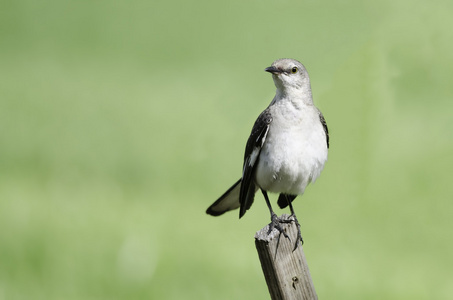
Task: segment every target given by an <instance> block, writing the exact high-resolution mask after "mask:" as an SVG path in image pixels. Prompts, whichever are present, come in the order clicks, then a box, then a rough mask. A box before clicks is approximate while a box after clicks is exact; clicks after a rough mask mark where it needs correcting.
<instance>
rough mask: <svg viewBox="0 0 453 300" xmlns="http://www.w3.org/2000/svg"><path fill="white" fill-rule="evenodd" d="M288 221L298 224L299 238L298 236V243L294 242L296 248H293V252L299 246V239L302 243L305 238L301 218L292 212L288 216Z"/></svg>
mask: <svg viewBox="0 0 453 300" xmlns="http://www.w3.org/2000/svg"><path fill="white" fill-rule="evenodd" d="M291 218H292V220H290V219H291ZM288 221H290V222H294V223H296V226H297V238H296V243H295V244H294V249H293V252H294V250H296V249H297V247H298V246H299V241H300V243H301V244H302V245H303V244H304V239H303V238H302V234H301V232H300V223H299V220H297V217H296V215H295V214H291V215H290V216H289V218H288Z"/></svg>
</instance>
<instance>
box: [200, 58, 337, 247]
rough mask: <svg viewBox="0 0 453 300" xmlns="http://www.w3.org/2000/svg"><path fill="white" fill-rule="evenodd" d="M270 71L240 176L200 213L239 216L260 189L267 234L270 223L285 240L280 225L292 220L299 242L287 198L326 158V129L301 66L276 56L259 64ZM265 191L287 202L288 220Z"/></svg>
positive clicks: (312, 176) (298, 192)
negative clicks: (269, 92) (269, 88)
mask: <svg viewBox="0 0 453 300" xmlns="http://www.w3.org/2000/svg"><path fill="white" fill-rule="evenodd" d="M265 71H266V72H269V73H271V74H272V79H273V81H274V84H275V87H276V92H275V96H274V98H273V100H272V101H271V102H270V104H269V106H268V107H267V108H266V109H265V110H264V111H263V112H262V113H261V114H260V115H259V116H258V118H257V120H256V121H255V123H254V125H253V127H252V131H251V133H250V136H249V138H248V140H247V143H246V147H245V152H244V162H243V168H242V176H241V178H240V179H239V180H238V181H236V183H234V184H233V185H232V186H231V187H230V188H229V189H228V190H227V191H226V192H225V193H224V194H223V195H222V196H220V197H219V198H218V199H217V200H216V201H215V202H214V203H213V204H212V205H211V206H209V208H208V209H207V210H206V213H207V214H209V215H212V216H220V215H222V214H223V213H225V212H227V211H230V210H234V209H237V208H239V218H242V217H243V216H244V214H245V213H246V211H247V210H248V209H250V207H251V206H252V204H253V201H254V198H255V193H256V192H257V191H258V190H261V193H262V194H263V196H264V199H265V201H266V204H267V207H268V208H269V212H270V215H271V222H270V224H269V232H268V234H269V233H270V232H271V231H272V230H273V229H274V228H275V229H277V230H278V231H279V232H280V234H282V233H283V235H284V236H285V237H286V238H288V239H289V237H288V236H287V235H286V233H285V232H284V230H283V228H282V226H281V225H280V224H283V223H288V222H295V223H296V224H297V229H298V235H297V240H296V242H295V245H294V249H293V250H295V249H296V248H297V246H298V245H299V242H300V243H302V244H303V239H302V235H301V231H300V223H299V221H298V219H297V217H296V214H295V212H294V209H293V206H292V201H293V200H294V199H295V198H296V197H297V196H300V195H302V194H303V193H304V191H305V188H306V187H307V185H308V184H309V183H311V182H314V181H315V180H316V179H317V178H318V177H319V175H320V173H321V171H322V170H323V168H324V165H325V163H326V161H327V155H328V149H329V130H328V128H327V123H326V120H325V118H324V116H323V114H322V113H321V111H320V110H319V109H318V108H317V107H316V106H315V105H314V104H313V96H312V91H311V85H310V78H309V76H308V72H307V70H306V68H305V66H304V65H303V64H302V63H301V62H299V61H297V60H295V59H289V58H282V59H278V60H276V61H274V62H273V63H272V65H271V66H270V67H267V68H266V69H265ZM268 192H269V193H276V194H279V196H278V200H277V204H278V206H279V207H280V208H282V209H283V208H286V207H287V206H289V207H290V210H291V215H290V218H289V219H282V218H279V217H278V216H277V215H276V214H275V212H274V211H273V209H272V206H271V203H270V201H269V197H268Z"/></svg>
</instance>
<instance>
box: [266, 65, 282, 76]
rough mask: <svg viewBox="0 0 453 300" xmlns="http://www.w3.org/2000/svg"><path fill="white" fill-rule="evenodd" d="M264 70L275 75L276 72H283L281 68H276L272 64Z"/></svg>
mask: <svg viewBox="0 0 453 300" xmlns="http://www.w3.org/2000/svg"><path fill="white" fill-rule="evenodd" d="M264 71H266V72H269V73H272V74H275V75H278V74H280V73H283V71H282V70H280V69H277V68H276V67H273V66H272V67H268V68H266V69H264Z"/></svg>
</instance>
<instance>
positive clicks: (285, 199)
mask: <svg viewBox="0 0 453 300" xmlns="http://www.w3.org/2000/svg"><path fill="white" fill-rule="evenodd" d="M296 197H297V195H289V194H280V196H278V200H277V204H278V206H280V208H285V207H287V206H288V204H289V202H293V200H294V199H296Z"/></svg>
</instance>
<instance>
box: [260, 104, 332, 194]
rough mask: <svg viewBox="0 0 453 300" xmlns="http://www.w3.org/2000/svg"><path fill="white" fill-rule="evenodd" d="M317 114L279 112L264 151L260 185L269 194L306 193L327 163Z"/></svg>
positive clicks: (321, 129) (322, 134) (292, 111)
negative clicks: (310, 183) (306, 188)
mask: <svg viewBox="0 0 453 300" xmlns="http://www.w3.org/2000/svg"><path fill="white" fill-rule="evenodd" d="M316 118H319V116H318V114H317V112H311V111H308V112H300V111H298V110H295V109H292V108H291V107H290V108H289V109H287V110H282V109H279V111H278V112H276V113H274V114H273V121H272V124H271V127H270V129H269V133H268V135H267V138H266V141H265V143H264V145H263V148H262V149H261V153H260V158H259V162H258V169H257V173H256V180H257V183H258V184H259V185H260V186H262V187H266V188H267V189H268V190H269V191H274V192H287V193H294V194H300V193H303V191H304V189H305V187H306V185H307V184H308V183H309V182H311V181H312V180H315V179H316V177H318V176H319V173H320V172H321V170H322V167H323V166H324V163H325V161H326V159H327V147H326V142H325V135H324V131H323V128H322V125H321V124H320V122H319V119H316Z"/></svg>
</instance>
